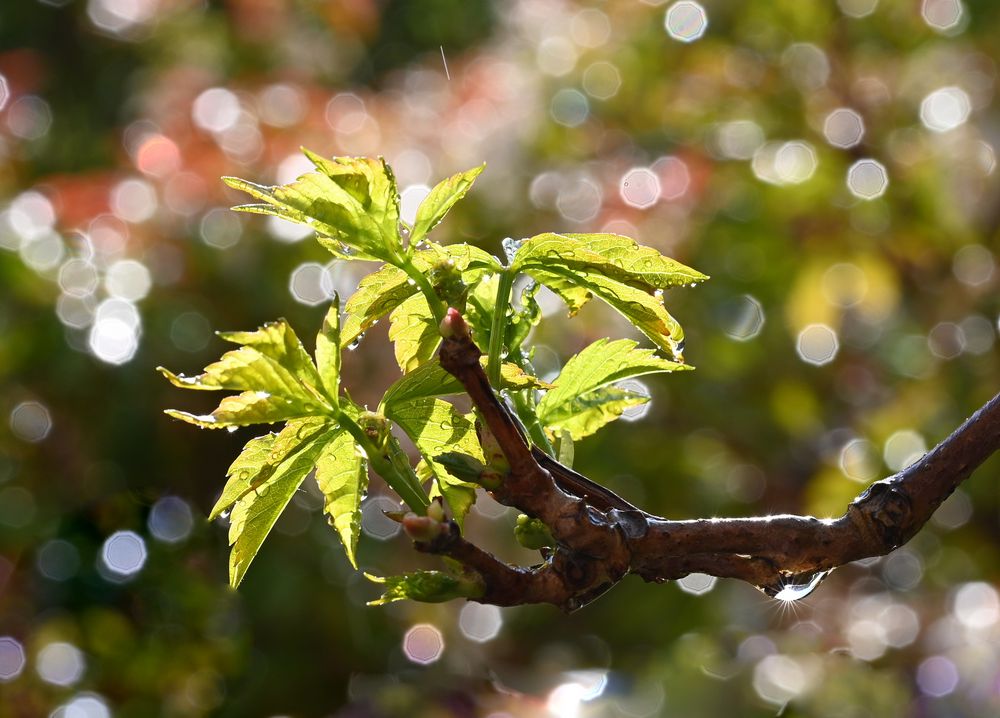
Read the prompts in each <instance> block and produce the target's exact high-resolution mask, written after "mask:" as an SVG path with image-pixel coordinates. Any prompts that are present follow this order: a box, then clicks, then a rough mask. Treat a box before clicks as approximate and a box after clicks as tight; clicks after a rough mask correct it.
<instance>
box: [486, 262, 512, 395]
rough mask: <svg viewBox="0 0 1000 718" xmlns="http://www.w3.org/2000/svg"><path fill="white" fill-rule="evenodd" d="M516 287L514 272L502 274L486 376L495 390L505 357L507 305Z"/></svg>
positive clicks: (506, 270)
mask: <svg viewBox="0 0 1000 718" xmlns="http://www.w3.org/2000/svg"><path fill="white" fill-rule="evenodd" d="M513 287H514V272H512V271H510V269H509V268H508V269H504V270H503V271H501V272H500V284H499V286H497V295H496V299H495V300H494V302H493V324H492V325H491V326H490V347H489V352H488V353H489V364H488V365H487V368H486V376H487V378H488V379H489V380H490V384H492V385H493V388H494V389H495V390H499V389H500V365H501V364H502V363H503V357H501V356H500V353H501V351H502V350H503V346H504V340H505V339H506V337H507V322H506V321H505V320H506V319H507V305H508V304H509V303H510V292H511V289H512V288H513Z"/></svg>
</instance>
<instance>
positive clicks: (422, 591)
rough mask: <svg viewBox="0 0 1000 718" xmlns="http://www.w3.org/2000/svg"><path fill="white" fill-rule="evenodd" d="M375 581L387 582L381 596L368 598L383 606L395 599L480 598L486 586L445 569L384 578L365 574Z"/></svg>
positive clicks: (439, 599) (474, 578) (448, 599)
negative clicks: (372, 598) (374, 598)
mask: <svg viewBox="0 0 1000 718" xmlns="http://www.w3.org/2000/svg"><path fill="white" fill-rule="evenodd" d="M365 578H367V579H368V580H370V581H372V582H373V583H381V584H384V585H385V592H384V593H383V594H382V597H381V598H378V599H376V600H374V601H369V602H368V605H369V606H382V605H384V604H386V603H392V602H393V601H402V600H403V599H406V598H408V599H411V600H413V601H421V602H423V603H441V602H443V601H450V600H452V599H455V598H479V597H480V596H482V595H483V591H484V588H485V587H484V586H483V583H482V580H481V579H478V578H477V577H474V576H471V575H468V576H454V575H452V574H449V573H444V572H443V571H414V572H413V573H407V574H403V575H402V576H386V577H385V578H382V577H379V576H373V575H371V574H369V573H366V574H365Z"/></svg>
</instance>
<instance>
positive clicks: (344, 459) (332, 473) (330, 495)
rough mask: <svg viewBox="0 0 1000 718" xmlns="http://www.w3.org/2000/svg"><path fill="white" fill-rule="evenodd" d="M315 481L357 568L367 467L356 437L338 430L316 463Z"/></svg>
mask: <svg viewBox="0 0 1000 718" xmlns="http://www.w3.org/2000/svg"><path fill="white" fill-rule="evenodd" d="M316 483H317V484H318V485H319V489H320V491H321V492H322V493H323V496H324V497H325V503H324V511H325V512H326V513H327V514H328V515H329V517H330V523H332V524H333V527H334V528H335V529H336V530H337V534H338V535H339V536H340V540H341V542H342V543H343V544H344V551H345V552H346V553H347V559H348V560H349V561H350V562H351V565H352V566H354V567H355V568H357V565H358V564H357V559H356V555H357V548H358V538H359V537H360V536H361V500H362V499H363V498H364V495H365V492H366V491H367V490H368V468H367V466H366V462H365V459H364V457H363V456H362V454H361V453H359V450H358V447H357V445H356V444H355V442H354V438H353V437H352V436H351V435H350V434H348V433H347V432H346V431H343V430H341V431H339V432H338V433H336V434H335V435H334V436H333V438H332V439H331V440H330V441H329V442H328V443H327V445H326V446H325V447H324V448H323V452H322V453H321V454H320V456H319V459H318V460H317V462H316Z"/></svg>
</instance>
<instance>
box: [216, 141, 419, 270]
mask: <svg viewBox="0 0 1000 718" xmlns="http://www.w3.org/2000/svg"><path fill="white" fill-rule="evenodd" d="M306 155H307V156H308V157H309V159H310V160H312V162H313V164H314V165H316V168H317V170H318V171H316V172H308V173H306V174H304V175H302V176H301V177H299V178H298V179H297V180H295V181H294V182H290V183H289V184H286V185H281V186H274V187H266V186H263V185H258V184H254V183H253V182H247V181H246V180H241V179H238V178H236V177H223V178H222V179H223V181H224V182H225V183H226V184H227V185H229V186H230V187H232V188H233V189H237V190H240V191H241V192H246V193H247V194H249V195H250V196H251V197H253V198H254V199H256V200H258V203H256V204H249V205H240V206H238V207H234V208H233V209H236V210H238V211H242V212H250V213H254V214H271V215H274V216H276V217H281V218H282V219H287V220H289V221H291V222H296V223H298V224H304V225H306V226H308V227H309V228H311V229H313V230H315V231H316V232H317V233H319V234H321V235H324V236H326V237H328V238H330V239H333V240H335V241H336V242H339V243H341V244H342V245H344V246H346V247H348V248H350V251H349V252H348V251H344V250H342V249H340V248H339V247H338V246H336V245H333V246H330V245H327V244H326V243H324V244H325V246H330V248H331V249H332V250H333V251H334V254H335V255H337V256H338V257H341V258H347V257H350V258H355V259H381V260H383V261H394V260H396V259H398V258H399V257H400V256H402V254H403V247H402V243H401V241H400V238H399V229H398V227H399V193H398V191H397V189H396V180H395V178H394V177H393V175H392V171H391V170H390V169H389V167H388V165H386V164H385V161H384V160H374V159H369V158H364V157H337V158H334V159H331V160H327V159H324V158H322V157H320V156H318V155H316V154H314V153H312V152H309V151H306Z"/></svg>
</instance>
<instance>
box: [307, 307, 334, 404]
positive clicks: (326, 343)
mask: <svg viewBox="0 0 1000 718" xmlns="http://www.w3.org/2000/svg"><path fill="white" fill-rule="evenodd" d="M340 359H341V354H340V297H334V298H333V303H332V304H331V305H330V308H329V309H328V310H327V312H326V317H324V319H323V327H322V329H320V332H319V334H317V335H316V368H317V369H318V373H319V378H320V383H321V385H322V388H323V389H324V391H325V393H326V397H327V398H328V399H329V400H330V402H331V404H332V406H334V407H336V406H337V404H338V403H339V401H340V399H339V396H340ZM311 364H312V362H310V365H311Z"/></svg>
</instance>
